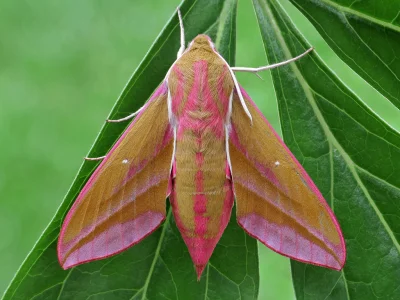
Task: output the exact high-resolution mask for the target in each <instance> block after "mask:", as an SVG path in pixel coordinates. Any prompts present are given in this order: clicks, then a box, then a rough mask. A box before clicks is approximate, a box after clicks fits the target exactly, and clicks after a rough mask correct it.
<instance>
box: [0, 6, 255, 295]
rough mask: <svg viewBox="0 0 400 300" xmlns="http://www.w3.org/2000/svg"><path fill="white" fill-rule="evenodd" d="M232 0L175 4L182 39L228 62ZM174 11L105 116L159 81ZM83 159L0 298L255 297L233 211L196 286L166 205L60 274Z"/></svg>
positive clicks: (114, 128)
mask: <svg viewBox="0 0 400 300" xmlns="http://www.w3.org/2000/svg"><path fill="white" fill-rule="evenodd" d="M236 8H237V1H236V0H228V1H223V0H212V1H210V0H186V1H183V4H182V5H181V12H182V15H183V17H184V24H185V29H186V39H187V40H190V39H192V38H194V37H195V36H196V35H197V34H199V33H204V32H205V33H208V34H209V35H210V36H211V37H212V38H213V40H214V41H216V45H217V47H218V49H219V51H220V52H221V54H222V55H223V56H224V57H225V59H226V60H227V61H228V62H229V63H230V64H234V58H235V37H236V36H235V30H236ZM179 46H180V45H179V26H178V19H177V16H176V14H175V15H174V17H173V18H172V19H171V20H170V21H169V23H168V24H167V25H166V26H165V28H164V29H163V30H162V32H161V34H160V35H159V37H158V38H157V40H156V41H155V43H154V44H153V46H152V47H151V49H150V50H149V52H148V53H147V55H146V57H145V58H144V59H143V61H142V63H141V64H140V66H139V67H138V68H137V70H136V71H135V72H134V74H133V76H132V78H131V79H130V80H129V82H128V84H127V85H126V87H125V89H124V91H123V92H122V94H121V96H120V97H119V99H118V101H117V103H116V105H115V107H114V109H113V111H112V113H111V118H119V117H122V116H126V115H127V114H129V113H131V112H133V111H136V110H137V109H138V108H139V107H141V106H142V105H143V103H144V102H145V101H146V100H147V98H148V97H149V96H150V95H151V93H152V92H153V90H154V89H155V88H156V87H157V86H158V84H159V83H160V82H161V81H162V80H163V79H164V77H165V74H166V72H167V70H168V68H169V67H170V66H171V64H172V63H173V61H174V60H175V59H176V53H177V51H178V48H179ZM127 125H128V124H120V123H118V124H114V123H113V124H106V125H105V126H104V127H103V129H102V130H101V132H100V134H99V136H98V138H97V140H96V142H95V143H94V146H93V148H92V150H91V151H90V153H89V156H90V157H96V156H101V155H104V154H105V153H106V152H107V151H108V150H109V149H110V148H111V146H112V144H113V143H114V142H115V141H116V139H117V138H118V137H119V135H120V134H121V133H122V131H123V130H124V129H125V127H126V126H127ZM96 165H97V164H96V163H93V162H85V163H84V164H83V165H82V168H81V169H80V171H79V173H78V175H77V177H76V179H75V181H74V183H73V184H72V186H71V188H70V190H69V192H68V194H67V196H66V197H65V200H64V202H63V203H62V205H61V207H60V208H59V210H58V212H57V214H56V216H55V217H54V218H53V220H52V222H51V223H50V224H49V226H48V227H47V228H46V230H45V231H44V233H43V235H42V236H41V238H40V239H39V240H38V242H37V243H36V245H35V246H34V248H33V249H32V251H31V253H30V254H29V255H28V257H27V258H26V260H25V262H24V263H23V265H22V266H21V268H20V269H19V271H18V273H17V274H16V275H15V278H14V279H13V281H12V282H11V284H10V286H9V287H8V289H7V291H6V292H5V294H4V297H3V299H7V300H8V299H35V300H36V299H76V300H79V299H89V298H90V299H107V300H111V299H163V298H165V299H239V298H240V299H255V298H256V297H257V296H256V295H257V293H258V260H257V244H256V241H255V240H254V239H252V238H250V237H248V236H247V235H246V234H245V233H244V231H243V230H242V229H240V228H239V227H238V226H237V224H236V220H235V216H234V214H233V216H232V220H231V223H230V224H229V225H228V228H227V229H226V231H225V233H224V235H223V237H222V239H221V241H220V243H219V244H218V246H217V247H216V249H215V251H214V254H213V256H212V257H211V260H210V263H209V265H208V266H207V268H206V270H205V271H204V273H203V276H202V279H201V281H200V282H199V283H198V282H197V280H196V275H195V270H194V267H193V264H192V261H191V259H190V256H189V254H188V252H187V248H186V246H185V245H184V242H183V240H182V238H181V236H180V233H179V231H178V230H177V228H176V226H175V223H174V220H173V217H172V214H171V210H170V209H169V208H168V213H167V219H166V221H165V223H164V225H163V226H162V227H161V228H160V229H159V230H157V231H156V232H154V233H153V234H152V235H150V236H149V237H147V238H146V239H145V240H143V241H142V242H141V243H139V244H138V245H136V246H134V247H132V248H130V249H128V250H127V251H124V252H123V253H121V254H119V255H116V256H114V257H111V258H108V259H105V260H101V261H97V262H92V263H88V264H85V265H82V266H78V267H75V268H73V269H71V270H67V271H64V270H62V269H61V267H60V266H59V264H58V261H57V254H56V244H57V237H58V234H59V231H60V225H61V223H62V220H63V218H64V216H65V214H66V212H67V211H68V209H69V207H70V206H71V204H72V203H73V201H74V199H75V198H76V196H77V194H78V193H79V191H80V190H81V188H82V187H83V185H84V183H85V182H86V180H87V179H88V177H89V176H90V174H91V173H92V172H93V170H94V169H95V167H96Z"/></svg>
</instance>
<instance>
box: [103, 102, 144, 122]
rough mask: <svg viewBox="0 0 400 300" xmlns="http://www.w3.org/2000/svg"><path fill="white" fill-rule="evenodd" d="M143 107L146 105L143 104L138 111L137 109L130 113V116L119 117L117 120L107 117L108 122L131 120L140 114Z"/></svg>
mask: <svg viewBox="0 0 400 300" xmlns="http://www.w3.org/2000/svg"><path fill="white" fill-rule="evenodd" d="M143 107H144V106H142V107H141V108H139V109H138V110H137V111H135V112H134V113H133V114H130V115H129V116H126V117H124V118H122V119H117V120H110V119H107V120H106V122H108V123H119V122H123V121H127V120H130V119H132V118H133V117H135V116H136V115H138V114H139V113H140V112H141V111H142V110H143Z"/></svg>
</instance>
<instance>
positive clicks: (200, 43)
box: [189, 34, 215, 51]
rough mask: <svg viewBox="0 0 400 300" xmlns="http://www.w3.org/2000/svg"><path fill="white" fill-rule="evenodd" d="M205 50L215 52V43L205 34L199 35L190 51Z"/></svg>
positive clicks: (191, 43)
mask: <svg viewBox="0 0 400 300" xmlns="http://www.w3.org/2000/svg"><path fill="white" fill-rule="evenodd" d="M195 49H204V50H208V51H215V46H214V43H213V42H212V40H211V38H210V37H209V36H208V35H205V34H199V35H198V36H196V37H195V38H194V40H193V41H191V42H190V44H189V50H195Z"/></svg>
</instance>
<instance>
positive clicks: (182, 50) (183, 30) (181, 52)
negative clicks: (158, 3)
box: [177, 7, 185, 58]
mask: <svg viewBox="0 0 400 300" xmlns="http://www.w3.org/2000/svg"><path fill="white" fill-rule="evenodd" d="M177 10H178V18H179V27H180V28H181V47H180V48H179V51H178V54H177V58H179V57H181V55H182V54H183V52H184V51H185V28H184V27H183V20H182V15H181V11H180V9H179V7H178V9H177Z"/></svg>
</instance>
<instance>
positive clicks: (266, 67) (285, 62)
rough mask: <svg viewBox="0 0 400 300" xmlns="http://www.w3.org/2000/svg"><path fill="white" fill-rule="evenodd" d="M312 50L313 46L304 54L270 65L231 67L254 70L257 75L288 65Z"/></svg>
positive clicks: (244, 70) (236, 70)
mask: <svg viewBox="0 0 400 300" xmlns="http://www.w3.org/2000/svg"><path fill="white" fill-rule="evenodd" d="M312 50H314V48H313V47H311V48H310V49H308V50H307V51H305V52H304V53H302V54H300V55H298V56H296V57H293V58H291V59H288V60H285V61H282V62H279V63H276V64H272V65H269V66H263V67H258V68H246V67H231V70H232V71H235V72H252V73H255V74H256V75H257V72H260V71H265V70H269V69H273V68H277V67H280V66H284V65H287V64H289V63H291V62H294V61H296V60H298V59H300V58H302V57H303V56H305V55H307V54H308V53H309V52H311V51H312Z"/></svg>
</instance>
